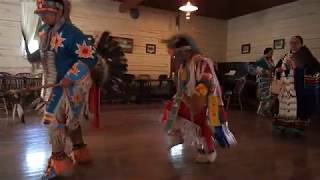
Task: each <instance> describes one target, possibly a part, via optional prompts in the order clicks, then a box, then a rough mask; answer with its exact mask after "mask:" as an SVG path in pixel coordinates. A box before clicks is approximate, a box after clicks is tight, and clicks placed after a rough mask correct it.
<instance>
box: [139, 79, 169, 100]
mask: <svg viewBox="0 0 320 180" xmlns="http://www.w3.org/2000/svg"><path fill="white" fill-rule="evenodd" d="M133 81H134V83H136V84H138V89H139V91H138V94H137V98H136V103H141V102H145V101H146V100H148V98H149V99H150V98H151V96H152V93H151V88H152V84H153V83H156V84H157V85H158V86H159V88H161V86H162V85H163V83H164V82H167V83H168V84H169V94H168V96H170V97H172V96H173V94H174V93H175V87H174V81H173V80H172V79H134V80H133Z"/></svg>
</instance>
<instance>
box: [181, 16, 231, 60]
mask: <svg viewBox="0 0 320 180" xmlns="http://www.w3.org/2000/svg"><path fill="white" fill-rule="evenodd" d="M180 22H181V28H180V31H181V32H185V33H188V34H190V35H192V37H193V38H194V39H195V40H196V42H197V44H198V46H199V47H200V49H201V51H202V52H203V53H204V54H205V55H206V56H208V57H210V58H212V59H213V60H214V61H220V62H221V61H224V60H225V59H226V49H227V21H225V20H218V19H213V18H207V17H200V16H191V19H190V20H186V19H185V17H184V16H182V17H181V20H180Z"/></svg>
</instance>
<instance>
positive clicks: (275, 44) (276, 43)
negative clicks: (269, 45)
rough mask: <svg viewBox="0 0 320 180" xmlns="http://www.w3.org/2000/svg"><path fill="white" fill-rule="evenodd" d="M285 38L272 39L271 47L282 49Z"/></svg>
mask: <svg viewBox="0 0 320 180" xmlns="http://www.w3.org/2000/svg"><path fill="white" fill-rule="evenodd" d="M284 46H285V39H276V40H274V41H273V49H284Z"/></svg>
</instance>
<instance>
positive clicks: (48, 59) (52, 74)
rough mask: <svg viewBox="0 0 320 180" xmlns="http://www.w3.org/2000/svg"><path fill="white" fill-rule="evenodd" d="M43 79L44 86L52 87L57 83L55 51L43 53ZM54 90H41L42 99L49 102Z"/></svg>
mask: <svg viewBox="0 0 320 180" xmlns="http://www.w3.org/2000/svg"><path fill="white" fill-rule="evenodd" d="M41 58H42V66H43V78H42V85H52V84H56V83H57V70H56V65H55V53H54V52H53V51H46V52H42V53H41ZM51 91H52V88H46V89H42V90H41V97H42V98H43V99H44V100H45V101H48V100H49V98H50V95H51Z"/></svg>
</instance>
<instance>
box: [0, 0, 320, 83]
mask: <svg viewBox="0 0 320 180" xmlns="http://www.w3.org/2000/svg"><path fill="white" fill-rule="evenodd" d="M72 5H73V7H72V20H73V22H74V23H75V24H76V25H77V26H79V27H80V28H81V29H82V30H83V31H84V32H85V33H88V34H93V35H95V34H97V33H101V32H102V31H104V30H109V31H111V32H112V33H113V35H116V36H121V37H129V38H133V39H134V43H135V45H134V52H133V53H132V54H128V55H127V56H128V59H129V73H132V74H137V75H138V74H151V75H154V76H155V77H156V76H158V75H159V74H168V73H169V69H170V60H169V56H168V55H167V49H166V47H165V44H163V43H161V40H162V39H166V38H168V37H170V36H171V35H173V34H175V33H177V29H176V25H175V19H176V13H174V12H169V11H163V10H157V9H151V8H145V7H141V17H140V18H139V19H137V20H133V19H131V18H130V17H129V15H128V14H127V13H125V14H121V13H119V12H118V3H116V2H113V1H111V0H72ZM0 13H1V17H0V71H9V72H14V73H15V72H27V71H29V70H30V65H29V64H28V63H27V61H26V60H25V59H24V58H23V55H22V50H21V40H22V38H21V33H20V22H21V6H20V0H0ZM319 18H320V1H319V0H300V1H298V2H294V3H290V4H286V5H282V6H277V7H274V8H271V9H267V10H264V11H260V12H257V13H252V14H249V15H245V16H242V17H238V18H234V19H231V20H229V21H222V20H216V19H212V18H206V17H197V16H192V18H191V21H186V20H185V19H184V17H183V16H182V17H181V19H180V22H181V28H180V31H181V32H186V33H188V34H191V36H193V37H194V38H195V40H196V41H197V43H198V45H199V47H200V48H201V49H202V51H203V52H204V53H205V54H206V55H208V56H209V57H211V58H213V59H214V60H215V61H220V62H231V61H239V62H241V61H254V60H255V59H256V58H257V57H259V56H261V54H262V51H263V49H264V48H265V47H267V46H272V43H273V40H274V39H280V38H286V40H287V41H288V39H289V38H290V36H291V35H295V34H300V35H302V36H303V37H304V38H305V42H306V45H307V46H308V47H310V48H311V50H312V51H313V52H314V54H315V55H316V56H317V57H318V58H319V59H320V23H319ZM245 43H251V45H252V52H251V54H248V55H241V53H240V47H241V44H245ZM146 44H156V46H157V54H156V55H153V54H146V53H145V45H146ZM286 51H287V50H277V51H275V59H277V58H278V57H279V56H281V55H282V54H284V53H285V52H286Z"/></svg>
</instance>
